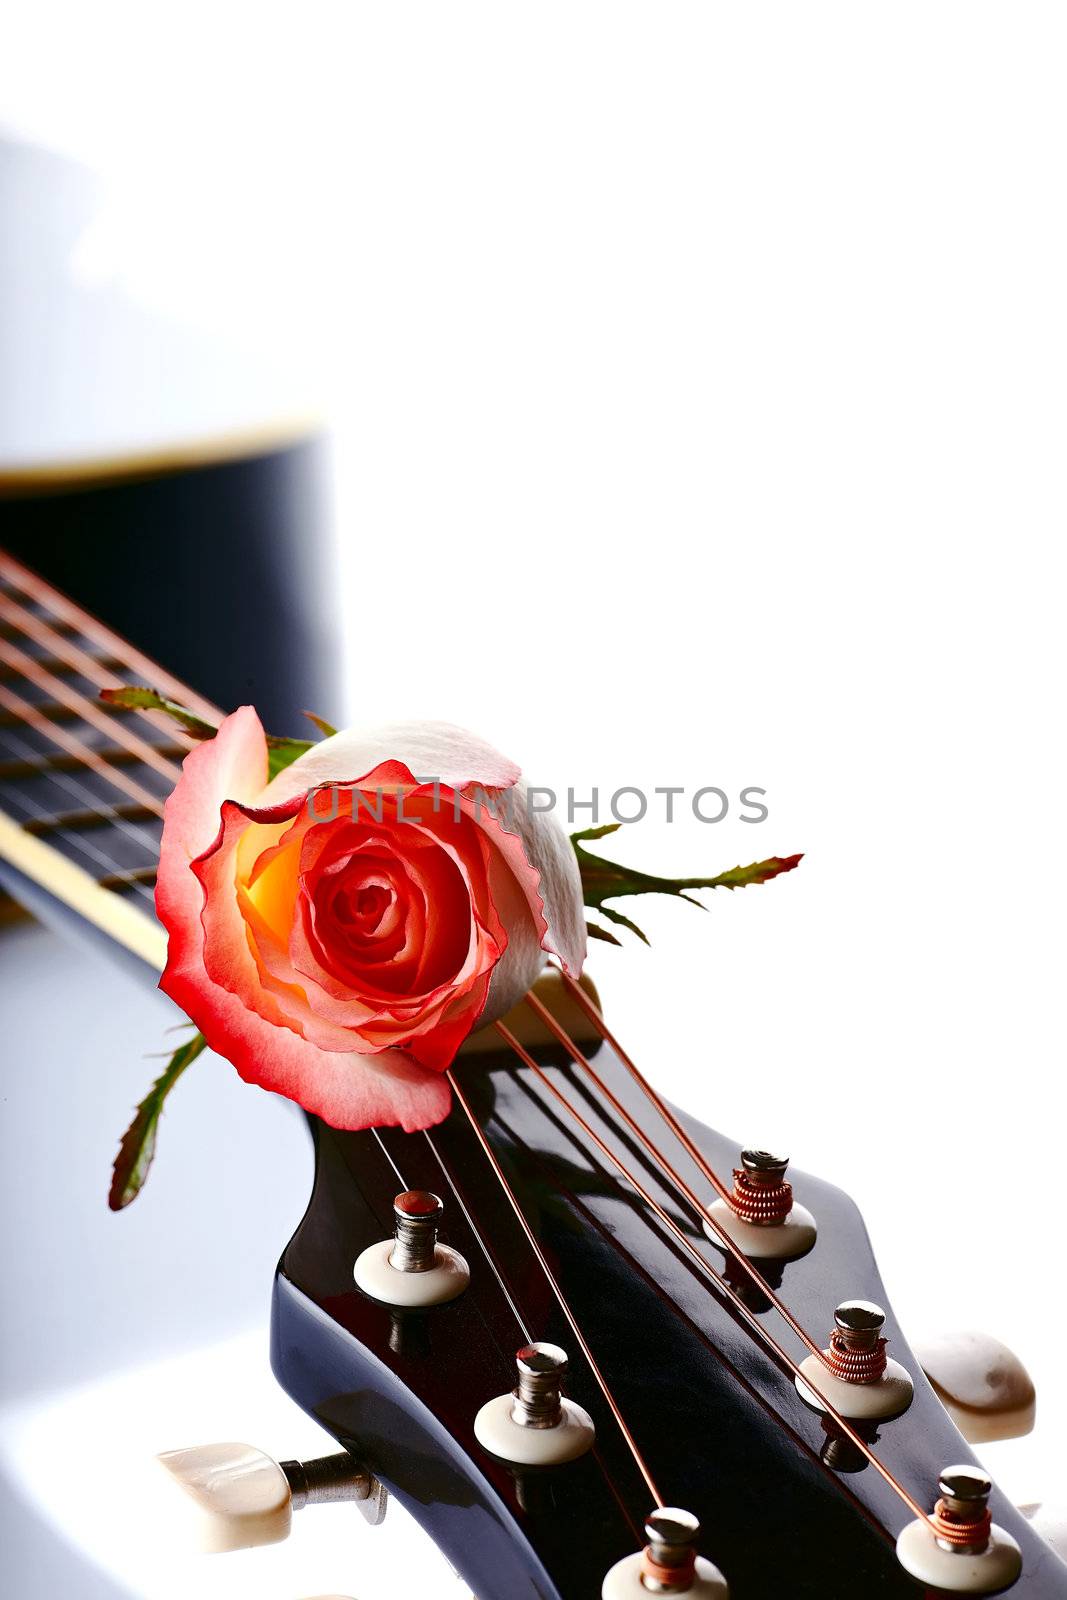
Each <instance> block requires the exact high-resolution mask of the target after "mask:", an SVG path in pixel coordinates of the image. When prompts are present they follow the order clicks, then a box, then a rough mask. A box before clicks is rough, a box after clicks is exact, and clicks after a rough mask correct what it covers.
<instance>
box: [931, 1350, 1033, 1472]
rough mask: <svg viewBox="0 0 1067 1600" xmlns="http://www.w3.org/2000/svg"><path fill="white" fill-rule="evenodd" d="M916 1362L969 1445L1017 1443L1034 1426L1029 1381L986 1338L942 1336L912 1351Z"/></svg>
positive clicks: (1012, 1356) (1013, 1357) (1024, 1372)
mask: <svg viewBox="0 0 1067 1600" xmlns="http://www.w3.org/2000/svg"><path fill="white" fill-rule="evenodd" d="M912 1349H913V1350H914V1351H915V1359H916V1360H917V1361H918V1363H919V1365H920V1367H922V1369H923V1371H924V1372H925V1373H926V1376H927V1377H928V1378H929V1380H930V1382H931V1383H932V1384H933V1387H934V1392H935V1393H936V1395H937V1398H938V1399H939V1400H940V1401H941V1404H942V1405H943V1406H944V1408H945V1410H946V1411H947V1412H948V1414H949V1416H950V1417H951V1418H952V1420H953V1422H954V1423H955V1424H956V1426H957V1428H958V1429H959V1430H960V1432H961V1433H962V1434H963V1437H964V1438H965V1439H966V1440H967V1441H968V1442H969V1443H970V1444H988V1443H990V1442H991V1441H992V1440H994V1439H1017V1438H1019V1437H1020V1435H1022V1434H1024V1433H1029V1432H1030V1430H1031V1428H1032V1427H1033V1425H1034V1414H1035V1411H1036V1409H1037V1398H1036V1395H1035V1393H1034V1384H1033V1379H1032V1378H1031V1377H1030V1374H1029V1373H1028V1372H1027V1370H1026V1368H1025V1367H1024V1366H1023V1364H1022V1362H1021V1361H1020V1360H1019V1358H1018V1356H1017V1355H1015V1354H1014V1352H1013V1351H1011V1350H1009V1349H1008V1347H1007V1345H1006V1344H1001V1342H1000V1340H999V1339H993V1338H991V1337H990V1335H989V1334H988V1333H974V1332H969V1333H944V1334H941V1335H939V1336H938V1337H936V1338H931V1339H926V1340H919V1341H918V1342H917V1343H915V1344H913V1345H912Z"/></svg>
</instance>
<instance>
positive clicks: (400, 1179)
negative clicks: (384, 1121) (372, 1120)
mask: <svg viewBox="0 0 1067 1600" xmlns="http://www.w3.org/2000/svg"><path fill="white" fill-rule="evenodd" d="M371 1133H373V1135H374V1138H375V1142H376V1143H377V1146H378V1148H379V1150H380V1151H381V1152H382V1155H383V1156H384V1157H385V1159H386V1161H388V1163H389V1165H390V1166H391V1167H392V1169H393V1175H394V1177H395V1178H396V1181H397V1183H398V1184H399V1185H400V1192H401V1194H406V1193H407V1191H408V1189H409V1188H410V1187H411V1185H410V1184H409V1183H408V1182H407V1180H406V1179H405V1177H404V1174H403V1173H402V1172H401V1170H400V1168H399V1167H398V1166H397V1164H396V1162H395V1161H394V1160H393V1158H392V1156H391V1155H390V1154H389V1152H388V1150H387V1149H386V1148H385V1141H384V1139H383V1138H382V1136H381V1134H380V1133H379V1132H378V1130H377V1128H372V1129H371Z"/></svg>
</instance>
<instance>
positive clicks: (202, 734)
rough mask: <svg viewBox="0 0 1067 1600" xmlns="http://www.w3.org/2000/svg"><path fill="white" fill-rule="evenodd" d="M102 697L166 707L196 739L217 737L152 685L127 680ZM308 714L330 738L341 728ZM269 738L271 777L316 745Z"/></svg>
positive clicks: (135, 706)
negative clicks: (146, 686) (131, 682)
mask: <svg viewBox="0 0 1067 1600" xmlns="http://www.w3.org/2000/svg"><path fill="white" fill-rule="evenodd" d="M100 698H101V700H103V701H105V702H106V704H107V705H109V706H122V707H123V708H124V709H125V710H128V711H165V712H166V714H167V716H168V717H173V718H174V720H175V722H180V723H181V725H182V727H183V728H184V729H185V731H186V733H191V734H192V735H193V737H194V738H196V739H213V738H214V737H215V735H216V734H217V733H218V731H219V730H218V729H217V728H213V727H212V726H211V723H210V722H205V721H204V719H203V718H202V717H198V716H197V715H196V713H195V712H193V711H189V710H188V709H187V708H186V707H185V706H180V705H178V703H177V701H175V700H168V699H167V697H166V695H163V694H160V692H159V690H158V689H148V688H145V687H144V686H143V685H141V684H124V685H123V686H122V687H121V688H118V689H101V691H100ZM304 715H305V717H309V718H310V719H311V721H312V722H313V723H314V724H315V726H316V728H318V729H319V731H320V732H321V733H323V734H325V735H326V737H327V738H329V737H330V735H331V734H334V733H336V732H337V729H336V728H333V727H331V726H330V724H329V723H328V722H326V721H324V720H323V718H322V717H317V716H316V715H315V713H314V712H313V711H305V712H304ZM266 739H267V773H268V776H269V777H271V778H276V777H277V776H278V773H279V772H284V771H285V768H286V767H290V766H292V764H293V762H294V761H295V760H296V758H297V756H302V755H306V754H307V752H308V751H309V750H310V749H311V748H312V742H311V740H310V739H287V738H285V737H284V736H283V735H280V734H276V733H268V734H267V735H266Z"/></svg>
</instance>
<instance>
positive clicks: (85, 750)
mask: <svg viewBox="0 0 1067 1600" xmlns="http://www.w3.org/2000/svg"><path fill="white" fill-rule="evenodd" d="M0 706H7V708H8V710H9V711H18V712H20V713H21V714H22V717H23V720H24V721H25V722H26V723H27V724H28V725H29V726H30V727H31V728H36V730H37V732H38V733H40V734H43V735H44V737H45V738H46V739H48V740H50V742H51V743H52V744H54V745H56V746H58V748H59V749H60V750H66V751H67V753H68V754H69V755H74V756H77V757H78V759H79V760H80V761H81V763H82V765H83V766H84V767H87V768H89V770H90V771H92V772H95V773H97V774H98V775H99V776H100V777H102V778H104V779H105V780H106V781H107V782H108V783H110V784H111V786H112V788H113V789H121V790H122V792H123V794H125V795H126V796H127V798H128V799H130V800H136V801H138V802H139V803H140V804H141V805H143V806H147V808H148V810H149V811H151V812H153V813H154V814H155V815H156V816H157V817H161V816H162V815H163V806H162V803H161V801H159V800H158V799H157V798H156V796H155V795H154V794H151V793H150V792H149V791H148V790H147V789H145V788H143V787H142V786H141V784H139V783H138V782H137V780H136V778H130V777H127V775H126V773H125V772H123V770H122V768H121V767H115V766H110V765H109V764H108V763H107V762H106V761H103V760H101V759H100V757H99V756H98V755H97V753H96V752H95V750H93V748H92V746H91V745H87V744H85V743H84V742H83V741H82V740H81V739H78V738H77V737H76V736H75V735H74V734H72V733H68V732H67V730H66V729H65V728H56V727H53V726H52V724H51V723H50V722H49V721H48V718H47V717H42V716H40V715H39V714H38V713H37V710H36V708H35V707H34V706H33V705H32V704H31V703H30V701H28V700H23V698H22V696H21V695H17V694H14V693H13V692H12V691H11V690H10V689H5V688H4V686H3V684H0ZM27 748H29V747H28V746H27ZM30 754H31V756H33V757H36V756H37V755H38V754H39V752H38V751H36V750H31V751H30ZM56 781H57V782H58V781H59V780H58V777H57V778H56ZM65 787H69V785H67V786H65Z"/></svg>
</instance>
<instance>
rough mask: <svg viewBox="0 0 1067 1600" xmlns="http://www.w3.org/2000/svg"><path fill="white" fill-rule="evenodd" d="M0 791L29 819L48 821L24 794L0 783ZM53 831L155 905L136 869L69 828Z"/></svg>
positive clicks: (111, 876)
mask: <svg viewBox="0 0 1067 1600" xmlns="http://www.w3.org/2000/svg"><path fill="white" fill-rule="evenodd" d="M0 790H3V791H4V792H5V793H6V794H8V795H10V797H11V799H12V801H13V802H14V804H15V805H17V806H20V807H22V809H23V810H25V811H28V812H29V814H30V817H31V819H37V818H44V819H48V813H47V812H46V811H42V810H41V808H40V807H39V806H35V805H34V803H33V801H32V800H28V799H27V798H26V796H25V795H24V794H21V793H20V792H19V790H18V789H13V788H12V786H11V785H10V784H9V783H4V782H2V781H0ZM54 831H55V832H56V833H57V834H59V836H60V837H61V838H64V839H67V840H69V841H70V843H71V844H72V845H74V846H75V848H76V849H78V850H81V851H82V853H83V854H84V855H86V856H87V857H88V858H89V860H90V861H96V862H97V863H98V864H99V865H100V866H102V867H105V868H107V869H108V870H107V872H106V874H105V876H107V877H109V878H123V879H125V880H126V881H127V882H128V883H129V885H130V888H131V889H132V890H133V891H134V893H135V894H139V895H140V896H141V897H142V898H143V899H145V900H146V901H147V902H148V904H149V905H150V906H154V905H155V897H154V896H153V894H152V893H151V891H150V890H149V889H148V888H146V886H145V885H144V884H143V883H139V882H138V881H137V879H136V878H135V877H134V876H133V873H134V872H136V870H137V869H136V868H131V867H120V866H119V865H118V863H117V862H115V861H112V860H111V858H110V857H109V856H108V855H107V854H106V852H105V851H103V850H99V849H97V847H96V846H95V845H94V844H93V843H92V841H91V840H89V839H83V838H82V836H81V835H80V834H78V833H74V832H73V831H72V830H71V829H70V828H56V829H55V830H54Z"/></svg>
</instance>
